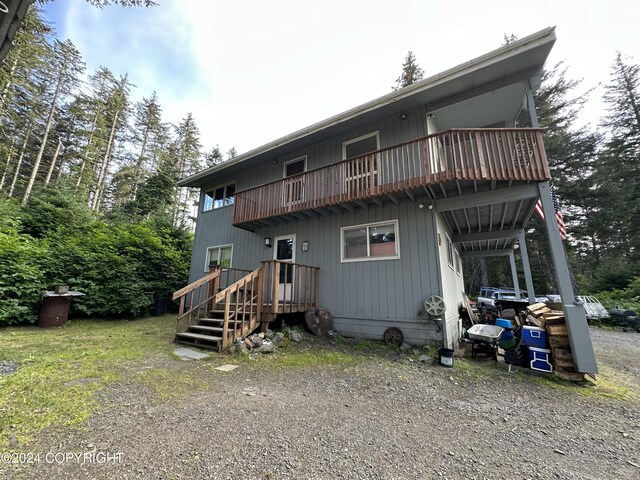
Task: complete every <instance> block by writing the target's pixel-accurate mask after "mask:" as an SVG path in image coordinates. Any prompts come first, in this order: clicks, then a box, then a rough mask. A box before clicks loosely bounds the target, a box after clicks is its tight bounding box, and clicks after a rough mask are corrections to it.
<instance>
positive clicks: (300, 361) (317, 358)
mask: <svg viewBox="0 0 640 480" xmlns="http://www.w3.org/2000/svg"><path fill="white" fill-rule="evenodd" d="M258 358H259V361H260V364H261V365H265V366H269V367H278V368H281V367H295V368H304V367H314V366H318V365H357V364H359V363H362V362H363V361H364V360H365V358H364V357H362V356H360V355H349V354H347V353H344V352H335V351H328V350H324V349H306V348H299V349H295V350H287V351H285V352H283V353H274V354H270V355H261V356H260V357H258Z"/></svg>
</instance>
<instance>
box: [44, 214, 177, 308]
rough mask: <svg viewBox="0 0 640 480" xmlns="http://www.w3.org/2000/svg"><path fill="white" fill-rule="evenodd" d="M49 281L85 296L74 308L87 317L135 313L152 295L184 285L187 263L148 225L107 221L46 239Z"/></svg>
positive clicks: (167, 291) (155, 296)
mask: <svg viewBox="0 0 640 480" xmlns="http://www.w3.org/2000/svg"><path fill="white" fill-rule="evenodd" d="M50 250H51V251H52V252H54V255H53V260H52V262H51V264H50V265H49V266H48V268H47V271H48V279H49V281H51V282H53V284H55V283H62V284H66V285H70V286H72V287H73V288H75V289H77V290H80V291H82V292H83V293H85V294H86V296H85V297H82V299H80V300H79V301H77V302H74V304H73V308H74V311H77V312H81V313H83V314H85V315H92V316H110V317H111V316H113V317H124V316H132V317H137V316H141V315H144V314H147V313H149V311H150V309H151V306H152V305H153V302H154V299H156V298H160V297H162V296H166V295H168V294H170V293H171V292H172V291H174V290H177V289H178V288H180V287H182V286H184V285H185V283H186V281H187V276H188V261H185V259H184V255H183V254H182V252H181V251H179V250H178V249H176V248H175V246H174V245H173V244H172V243H171V242H169V241H166V240H165V239H163V238H162V237H161V236H160V235H158V233H157V232H156V231H155V230H154V229H153V228H152V226H151V225H149V224H148V223H143V224H137V225H136V224H120V225H108V224H106V223H102V222H95V223H93V224H91V225H89V226H87V227H85V228H83V229H80V230H77V231H75V232H72V233H69V232H65V233H59V234H57V235H54V236H52V237H51V242H50Z"/></svg>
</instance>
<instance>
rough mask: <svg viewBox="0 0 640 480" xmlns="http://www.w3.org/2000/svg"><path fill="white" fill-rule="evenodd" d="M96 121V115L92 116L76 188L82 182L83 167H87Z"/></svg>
mask: <svg viewBox="0 0 640 480" xmlns="http://www.w3.org/2000/svg"><path fill="white" fill-rule="evenodd" d="M97 121H98V114H97V113H96V114H95V115H94V116H93V124H92V125H91V132H89V141H88V142H87V145H86V146H85V150H84V158H83V159H82V163H81V164H80V173H78V180H77V181H76V188H78V187H79V186H80V182H81V181H82V174H83V172H84V169H85V166H86V165H87V160H88V159H89V147H90V146H91V142H92V141H93V134H94V132H95V131H96V123H97Z"/></svg>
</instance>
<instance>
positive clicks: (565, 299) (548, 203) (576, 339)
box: [538, 182, 598, 373]
mask: <svg viewBox="0 0 640 480" xmlns="http://www.w3.org/2000/svg"><path fill="white" fill-rule="evenodd" d="M538 189H539V191H540V201H541V202H542V211H543V212H544V222H545V224H546V227H547V235H548V236H549V246H550V247H551V258H552V259H553V264H554V266H555V270H556V278H557V279H558V290H559V293H560V297H561V299H562V310H563V311H564V318H565V322H566V324H567V331H568V333H569V342H570V343H571V353H572V354H573V359H574V362H575V364H576V369H577V370H578V372H582V373H597V372H598V367H597V365H596V357H595V354H594V352H593V345H592V343H591V336H590V334H589V326H588V325H587V316H586V314H585V311H584V307H583V306H582V305H576V302H575V297H574V294H573V287H572V286H571V278H570V277H569V266H568V265H567V259H566V257H565V254H564V246H563V245H562V239H561V238H560V232H559V231H558V223H557V221H556V213H555V210H554V208H553V199H552V198H551V190H550V187H549V182H541V183H538Z"/></svg>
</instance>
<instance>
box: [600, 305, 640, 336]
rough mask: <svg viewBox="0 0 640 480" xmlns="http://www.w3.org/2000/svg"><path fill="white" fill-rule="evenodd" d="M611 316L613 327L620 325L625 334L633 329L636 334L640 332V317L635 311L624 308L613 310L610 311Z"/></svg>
mask: <svg viewBox="0 0 640 480" xmlns="http://www.w3.org/2000/svg"><path fill="white" fill-rule="evenodd" d="M608 313H609V316H610V317H611V320H612V321H613V323H612V325H613V327H614V328H615V326H616V325H620V326H621V327H622V330H623V331H624V332H627V331H628V329H629V328H632V329H633V330H635V331H636V332H640V315H638V314H636V312H634V311H633V310H625V309H624V308H612V309H611V310H609V312H608Z"/></svg>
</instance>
